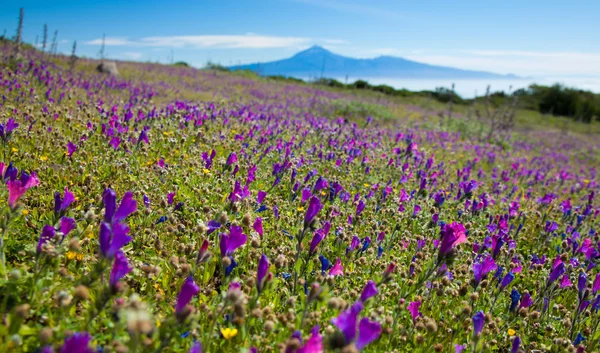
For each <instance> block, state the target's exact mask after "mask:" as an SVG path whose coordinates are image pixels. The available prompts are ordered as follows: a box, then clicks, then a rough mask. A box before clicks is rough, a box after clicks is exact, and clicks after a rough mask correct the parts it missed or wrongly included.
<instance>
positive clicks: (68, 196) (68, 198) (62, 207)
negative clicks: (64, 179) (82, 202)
mask: <svg viewBox="0 0 600 353" xmlns="http://www.w3.org/2000/svg"><path fill="white" fill-rule="evenodd" d="M64 193H65V196H64V197H61V195H60V192H58V191H57V192H55V193H54V213H56V214H60V213H61V212H64V211H66V210H67V208H68V207H69V206H71V204H72V203H73V202H74V201H75V195H73V193H72V192H70V191H69V189H68V188H67V187H65V192H64Z"/></svg>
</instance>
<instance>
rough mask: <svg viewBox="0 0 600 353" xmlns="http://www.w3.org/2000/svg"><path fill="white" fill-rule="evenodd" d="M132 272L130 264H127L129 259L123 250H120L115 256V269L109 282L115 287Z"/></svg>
mask: <svg viewBox="0 0 600 353" xmlns="http://www.w3.org/2000/svg"><path fill="white" fill-rule="evenodd" d="M132 270H133V268H131V267H129V263H128V262H127V257H126V256H125V254H124V253H123V251H122V250H119V251H118V252H117V253H116V254H115V261H114V262H113V268H112V270H111V271H110V279H109V282H110V285H111V287H115V286H116V285H117V283H118V282H119V281H120V280H121V279H122V278H123V277H125V276H126V275H127V274H128V273H129V272H131V271H132Z"/></svg>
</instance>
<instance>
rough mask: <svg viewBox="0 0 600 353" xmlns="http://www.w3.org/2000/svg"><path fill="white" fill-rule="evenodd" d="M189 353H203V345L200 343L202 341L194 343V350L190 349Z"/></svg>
mask: <svg viewBox="0 0 600 353" xmlns="http://www.w3.org/2000/svg"><path fill="white" fill-rule="evenodd" d="M189 353H202V344H201V343H200V341H196V342H194V344H193V345H192V348H190V352H189Z"/></svg>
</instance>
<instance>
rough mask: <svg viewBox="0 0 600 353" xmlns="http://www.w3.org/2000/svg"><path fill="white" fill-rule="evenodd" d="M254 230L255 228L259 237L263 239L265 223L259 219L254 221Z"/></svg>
mask: <svg viewBox="0 0 600 353" xmlns="http://www.w3.org/2000/svg"><path fill="white" fill-rule="evenodd" d="M252 228H254V230H255V231H256V233H258V235H260V237H261V238H262V237H263V233H264V231H263V222H262V218H260V217H257V218H256V220H254V224H253V225H252Z"/></svg>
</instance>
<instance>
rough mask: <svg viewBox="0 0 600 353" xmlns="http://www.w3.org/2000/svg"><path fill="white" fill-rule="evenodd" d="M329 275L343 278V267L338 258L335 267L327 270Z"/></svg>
mask: <svg viewBox="0 0 600 353" xmlns="http://www.w3.org/2000/svg"><path fill="white" fill-rule="evenodd" d="M329 275H331V276H343V275H344V267H343V266H342V260H340V258H339V257H338V258H337V259H336V260H335V265H333V267H332V268H331V269H330V270H329Z"/></svg>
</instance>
